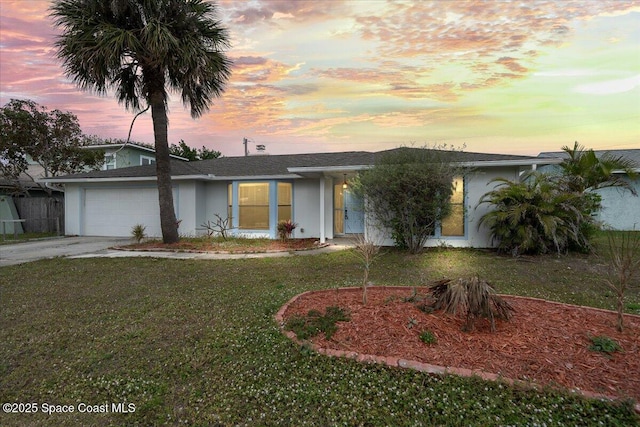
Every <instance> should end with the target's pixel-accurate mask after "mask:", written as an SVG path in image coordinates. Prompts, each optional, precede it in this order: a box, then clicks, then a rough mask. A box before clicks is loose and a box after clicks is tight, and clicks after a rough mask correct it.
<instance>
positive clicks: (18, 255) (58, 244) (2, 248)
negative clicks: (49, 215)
mask: <svg viewBox="0 0 640 427" xmlns="http://www.w3.org/2000/svg"><path fill="white" fill-rule="evenodd" d="M130 243H131V239H130V238H122V237H61V238H58V239H45V240H32V241H29V242H23V243H15V244H10V245H0V267H4V266H6V265H15V264H22V263H25V262H31V261H36V260H39V259H46V258H56V257H66V256H76V255H84V254H95V253H106V252H108V251H107V248H109V247H111V246H118V245H125V244H130Z"/></svg>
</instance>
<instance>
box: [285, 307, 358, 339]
mask: <svg viewBox="0 0 640 427" xmlns="http://www.w3.org/2000/svg"><path fill="white" fill-rule="evenodd" d="M350 319H351V318H350V316H349V313H347V312H346V311H345V310H344V309H342V308H340V307H335V306H331V307H327V308H326V310H325V314H322V313H320V312H319V311H318V310H309V312H308V313H307V315H306V316H293V317H291V318H290V319H289V320H287V322H286V323H285V326H284V328H285V330H287V331H293V333H295V334H296V337H298V339H300V340H306V339H309V338H312V337H315V336H316V335H318V334H319V333H321V332H323V333H324V335H325V337H326V338H327V339H328V340H330V339H331V337H333V334H334V333H336V331H337V330H338V326H337V325H336V323H337V322H348V321H349V320H350Z"/></svg>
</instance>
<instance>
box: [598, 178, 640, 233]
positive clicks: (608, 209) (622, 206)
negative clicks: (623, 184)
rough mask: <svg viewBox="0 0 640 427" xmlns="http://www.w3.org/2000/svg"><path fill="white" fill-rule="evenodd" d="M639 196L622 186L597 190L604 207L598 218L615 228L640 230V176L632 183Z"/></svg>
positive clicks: (605, 224) (607, 225) (606, 225)
mask: <svg viewBox="0 0 640 427" xmlns="http://www.w3.org/2000/svg"><path fill="white" fill-rule="evenodd" d="M631 184H632V185H633V187H634V188H635V190H636V192H637V193H638V194H639V195H638V196H634V195H633V194H632V193H631V192H630V191H629V190H623V189H621V188H603V189H600V190H597V193H599V194H600V195H601V196H602V209H601V211H600V212H599V213H598V215H597V219H598V220H599V221H601V222H602V223H603V225H604V226H605V227H611V228H613V229H614V230H629V231H630V230H640V178H636V179H635V180H633V182H632V183H631Z"/></svg>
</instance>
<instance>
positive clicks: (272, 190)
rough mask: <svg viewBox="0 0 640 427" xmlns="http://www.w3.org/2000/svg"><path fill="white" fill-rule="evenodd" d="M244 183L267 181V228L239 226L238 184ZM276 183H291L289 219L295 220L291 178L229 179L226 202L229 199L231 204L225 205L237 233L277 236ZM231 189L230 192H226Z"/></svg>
mask: <svg viewBox="0 0 640 427" xmlns="http://www.w3.org/2000/svg"><path fill="white" fill-rule="evenodd" d="M245 183H268V184H269V228H267V229H250V228H242V229H241V228H240V202H239V186H240V184H245ZM278 183H288V184H291V220H292V221H295V202H294V200H295V184H294V182H293V181H292V180H278V179H272V180H269V179H267V180H264V179H259V180H246V181H245V180H236V181H230V182H229V184H228V185H227V203H229V200H231V205H230V206H227V212H230V213H231V219H232V221H231V222H232V226H233V228H234V229H235V230H237V232H238V233H240V234H242V233H248V234H262V235H265V234H268V236H269V238H271V239H275V238H277V237H278ZM229 191H231V194H229V193H228V192H229Z"/></svg>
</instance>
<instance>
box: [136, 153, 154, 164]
mask: <svg viewBox="0 0 640 427" xmlns="http://www.w3.org/2000/svg"><path fill="white" fill-rule="evenodd" d="M143 160H148V161H149V163H142V161H143ZM155 162H156V159H155V157H151V156H145V155H143V154H141V155H140V166H144V165H152V164H154V163H155Z"/></svg>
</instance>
